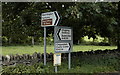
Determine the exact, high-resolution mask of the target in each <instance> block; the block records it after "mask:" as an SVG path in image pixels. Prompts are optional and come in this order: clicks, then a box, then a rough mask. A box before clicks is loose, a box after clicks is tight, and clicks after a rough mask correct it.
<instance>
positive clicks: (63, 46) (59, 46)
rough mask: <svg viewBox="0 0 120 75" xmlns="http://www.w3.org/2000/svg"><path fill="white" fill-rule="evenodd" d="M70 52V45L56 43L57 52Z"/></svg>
mask: <svg viewBox="0 0 120 75" xmlns="http://www.w3.org/2000/svg"><path fill="white" fill-rule="evenodd" d="M69 50H70V43H55V51H56V52H59V51H60V52H61V51H69Z"/></svg>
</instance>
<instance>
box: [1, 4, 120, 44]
mask: <svg viewBox="0 0 120 75" xmlns="http://www.w3.org/2000/svg"><path fill="white" fill-rule="evenodd" d="M2 7H3V8H2V9H3V10H2V14H3V15H2V22H3V24H2V30H3V33H2V34H3V36H6V37H7V38H8V40H11V41H12V43H16V42H18V43H25V42H26V41H27V39H28V36H35V37H38V38H39V37H43V28H42V27H41V25H40V24H41V13H43V12H49V11H58V12H59V14H60V16H61V21H60V23H59V26H69V27H72V28H73V35H74V36H73V37H74V43H77V41H78V40H79V39H80V38H81V37H84V36H88V37H89V38H91V37H92V38H93V39H95V38H96V36H97V35H99V36H101V37H107V38H110V39H112V40H115V41H116V42H118V43H119V40H120V37H119V36H120V25H119V18H118V3H113V2H106V3H102V2H101V3H92V2H91V3H87V2H4V3H2ZM48 31H49V32H48V34H50V33H52V34H53V27H51V28H48Z"/></svg>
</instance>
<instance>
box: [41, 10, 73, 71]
mask: <svg viewBox="0 0 120 75" xmlns="http://www.w3.org/2000/svg"><path fill="white" fill-rule="evenodd" d="M59 19H60V17H59V15H58V13H57V11H54V12H46V13H42V14H41V26H42V27H44V65H46V27H50V26H55V27H54V50H55V54H54V66H55V72H57V65H61V53H69V55H68V68H69V69H70V66H71V65H70V64H71V51H72V46H73V32H72V29H71V28H70V27H64V26H57V25H58V22H59Z"/></svg>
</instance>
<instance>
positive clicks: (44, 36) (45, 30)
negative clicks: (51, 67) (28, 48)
mask: <svg viewBox="0 0 120 75" xmlns="http://www.w3.org/2000/svg"><path fill="white" fill-rule="evenodd" d="M44 65H46V27H44Z"/></svg>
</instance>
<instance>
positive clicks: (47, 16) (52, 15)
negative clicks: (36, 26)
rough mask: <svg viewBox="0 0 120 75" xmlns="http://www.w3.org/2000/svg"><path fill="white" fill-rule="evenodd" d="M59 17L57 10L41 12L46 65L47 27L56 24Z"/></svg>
mask: <svg viewBox="0 0 120 75" xmlns="http://www.w3.org/2000/svg"><path fill="white" fill-rule="evenodd" d="M59 19H60V17H59V15H58V13H57V11H54V12H46V13H42V14H41V26H42V27H44V65H46V27H49V26H56V25H57V24H58V22H59Z"/></svg>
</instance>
